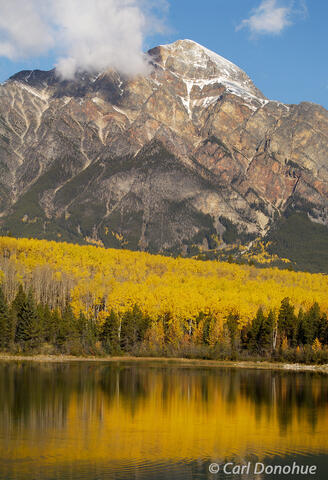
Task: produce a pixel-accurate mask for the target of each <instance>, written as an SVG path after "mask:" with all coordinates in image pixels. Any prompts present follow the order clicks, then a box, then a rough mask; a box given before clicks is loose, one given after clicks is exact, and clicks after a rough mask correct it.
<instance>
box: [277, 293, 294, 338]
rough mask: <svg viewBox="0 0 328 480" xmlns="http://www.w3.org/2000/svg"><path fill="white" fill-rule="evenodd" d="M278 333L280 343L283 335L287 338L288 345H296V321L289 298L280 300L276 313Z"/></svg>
mask: <svg viewBox="0 0 328 480" xmlns="http://www.w3.org/2000/svg"><path fill="white" fill-rule="evenodd" d="M278 335H279V339H280V344H281V343H282V340H283V338H284V337H286V338H287V341H288V345H289V346H290V347H294V346H295V345H296V335H297V323H296V316H295V314H294V306H293V305H291V304H290V302H289V298H288V297H286V298H284V299H283V300H282V302H281V306H280V310H279V315H278Z"/></svg>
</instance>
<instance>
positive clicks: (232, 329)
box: [227, 312, 239, 353]
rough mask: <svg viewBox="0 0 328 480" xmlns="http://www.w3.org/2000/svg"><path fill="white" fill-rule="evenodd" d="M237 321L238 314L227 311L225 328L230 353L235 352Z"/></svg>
mask: <svg viewBox="0 0 328 480" xmlns="http://www.w3.org/2000/svg"><path fill="white" fill-rule="evenodd" d="M238 321H239V315H238V314H235V313H232V312H231V313H229V315H228V317H227V328H228V332H229V338H230V345H231V351H232V353H236V350H237V341H238Z"/></svg>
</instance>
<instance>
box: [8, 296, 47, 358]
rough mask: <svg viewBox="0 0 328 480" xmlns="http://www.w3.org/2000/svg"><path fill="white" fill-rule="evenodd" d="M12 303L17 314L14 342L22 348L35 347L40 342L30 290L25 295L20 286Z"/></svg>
mask: <svg viewBox="0 0 328 480" xmlns="http://www.w3.org/2000/svg"><path fill="white" fill-rule="evenodd" d="M13 305H14V308H15V310H16V315H17V326H16V336H15V342H16V343H19V344H21V345H22V346H23V348H24V349H26V348H35V347H36V346H37V345H38V344H39V343H40V324H39V321H38V317H37V311H36V306H35V302H34V298H33V292H32V290H30V291H29V292H28V295H26V294H25V293H24V290H23V289H22V288H20V289H19V291H18V293H17V296H16V298H15V300H14V302H13Z"/></svg>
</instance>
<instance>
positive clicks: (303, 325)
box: [296, 308, 308, 345]
mask: <svg viewBox="0 0 328 480" xmlns="http://www.w3.org/2000/svg"><path fill="white" fill-rule="evenodd" d="M296 323H297V334H296V343H297V345H305V344H306V343H307V337H308V332H307V322H306V318H305V313H304V310H303V308H300V309H299V312H298V315H297V322H296Z"/></svg>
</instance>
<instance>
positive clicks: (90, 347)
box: [76, 312, 97, 354]
mask: <svg viewBox="0 0 328 480" xmlns="http://www.w3.org/2000/svg"><path fill="white" fill-rule="evenodd" d="M76 323H77V331H78V335H79V342H80V344H81V347H82V351H83V353H86V354H88V353H89V354H90V353H94V349H95V343H96V341H97V329H96V325H95V322H94V321H92V320H91V319H89V318H87V317H86V316H85V315H84V313H83V312H80V315H79V317H78V319H77V322H76Z"/></svg>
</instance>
